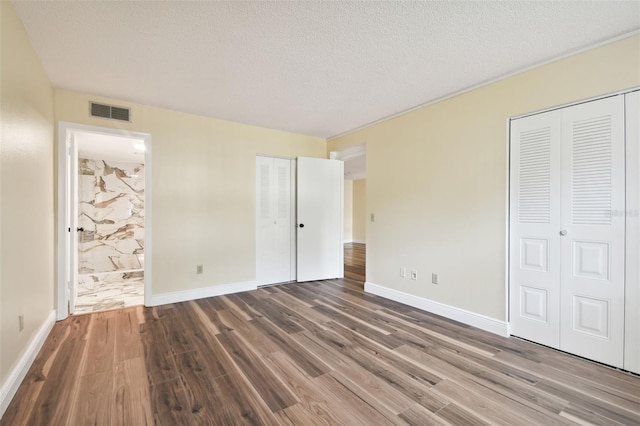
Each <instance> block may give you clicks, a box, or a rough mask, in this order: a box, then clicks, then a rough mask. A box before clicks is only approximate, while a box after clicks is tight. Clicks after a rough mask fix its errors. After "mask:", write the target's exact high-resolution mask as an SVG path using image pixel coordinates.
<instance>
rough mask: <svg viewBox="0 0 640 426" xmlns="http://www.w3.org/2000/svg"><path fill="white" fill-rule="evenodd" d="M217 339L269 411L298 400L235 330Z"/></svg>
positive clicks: (292, 403) (295, 402) (279, 408)
mask: <svg viewBox="0 0 640 426" xmlns="http://www.w3.org/2000/svg"><path fill="white" fill-rule="evenodd" d="M217 339H218V341H219V342H220V343H221V344H222V346H223V347H224V349H225V350H226V351H227V353H228V354H229V355H230V356H231V358H232V359H233V362H234V363H235V364H236V365H238V367H239V368H240V370H242V372H243V373H244V375H245V376H246V377H247V378H248V379H249V382H250V383H251V385H252V386H253V387H254V388H255V389H256V391H257V392H258V394H259V395H260V396H261V397H262V399H264V401H265V403H266V404H267V406H268V407H269V408H270V409H271V411H274V412H275V411H278V410H282V409H284V408H287V407H290V406H291V405H294V404H297V403H298V402H299V401H298V399H297V398H296V397H295V395H293V394H292V393H291V392H290V391H289V390H288V389H287V388H286V387H285V386H284V384H283V383H282V382H281V381H280V380H279V379H278V378H277V377H276V376H275V375H273V373H271V371H270V370H269V369H268V368H266V366H265V365H264V362H263V361H262V360H261V359H260V358H259V357H258V356H257V355H256V354H254V353H253V352H252V351H251V349H250V348H249V347H248V346H247V345H246V344H245V342H243V341H242V340H241V339H240V338H239V337H238V336H237V335H236V334H235V332H229V333H225V334H219V335H218V336H217Z"/></svg>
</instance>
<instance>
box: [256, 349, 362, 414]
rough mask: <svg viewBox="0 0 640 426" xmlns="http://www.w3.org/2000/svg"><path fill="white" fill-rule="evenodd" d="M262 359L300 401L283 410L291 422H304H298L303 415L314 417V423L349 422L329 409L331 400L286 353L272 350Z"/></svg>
mask: <svg viewBox="0 0 640 426" xmlns="http://www.w3.org/2000/svg"><path fill="white" fill-rule="evenodd" d="M264 360H265V362H266V363H267V365H268V366H269V367H270V368H271V369H272V370H273V371H274V373H275V374H276V375H277V376H278V377H280V379H281V380H282V381H283V383H285V384H286V385H287V386H288V387H289V389H291V391H292V392H293V393H294V394H295V395H296V396H297V397H298V399H299V400H300V403H298V404H295V405H293V406H291V407H287V408H285V409H284V410H283V411H284V412H285V413H287V415H288V418H289V419H290V420H291V421H292V422H293V424H304V422H302V423H300V422H301V421H302V420H303V419H301V417H302V416H303V415H304V416H305V417H307V416H308V417H310V418H312V419H314V423H321V424H347V423H348V422H349V419H350V417H340V412H336V411H335V410H332V409H331V405H330V403H331V401H330V400H329V399H328V398H327V395H325V394H323V393H322V392H319V389H318V388H317V386H316V385H315V383H314V381H313V379H312V378H311V377H308V376H307V375H306V374H305V372H304V371H303V370H301V369H300V368H299V367H298V366H296V365H295V364H294V363H293V362H292V361H291V360H290V359H289V358H288V357H287V356H286V355H284V354H282V353H280V352H274V353H272V354H268V355H266V356H265V357H264Z"/></svg>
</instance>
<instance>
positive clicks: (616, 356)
mask: <svg viewBox="0 0 640 426" xmlns="http://www.w3.org/2000/svg"><path fill="white" fill-rule="evenodd" d="M624 137H625V136H624V97H623V96H615V97H611V98H606V99H601V100H598V101H593V102H588V103H584V104H580V105H575V106H571V107H567V108H563V109H558V110H555V111H550V112H547V113H543V114H537V115H533V116H529V117H524V118H521V119H517V120H514V121H512V123H511V173H510V176H511V177H510V188H511V199H510V203H511V204H510V278H509V282H510V325H511V333H512V334H513V335H516V336H519V337H523V338H525V339H529V340H532V341H535V342H538V343H541V344H544V345H548V346H551V347H554V348H559V349H561V350H563V351H567V352H571V353H574V354H576V355H580V356H584V357H586V358H589V359H592V360H595V361H599V362H603V363H605V364H609V365H613V366H616V367H622V365H623V358H624V312H625V305H624V292H625V277H624V266H625V265H624V262H625V139H624Z"/></svg>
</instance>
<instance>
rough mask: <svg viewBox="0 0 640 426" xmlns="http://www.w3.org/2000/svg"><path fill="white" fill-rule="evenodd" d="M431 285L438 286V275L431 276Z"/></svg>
mask: <svg viewBox="0 0 640 426" xmlns="http://www.w3.org/2000/svg"><path fill="white" fill-rule="evenodd" d="M431 283H432V284H438V274H431Z"/></svg>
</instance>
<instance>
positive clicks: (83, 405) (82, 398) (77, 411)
mask: <svg viewBox="0 0 640 426" xmlns="http://www.w3.org/2000/svg"><path fill="white" fill-rule="evenodd" d="M112 387H113V371H111V370H110V371H103V372H100V373H95V374H89V375H85V376H81V377H80V380H79V385H78V396H77V398H78V399H79V400H78V403H77V404H73V405H72V406H71V413H70V416H69V418H70V419H74V420H75V421H77V424H83V425H108V424H111V412H112V407H111V398H105V397H104V389H111V388H112Z"/></svg>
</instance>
